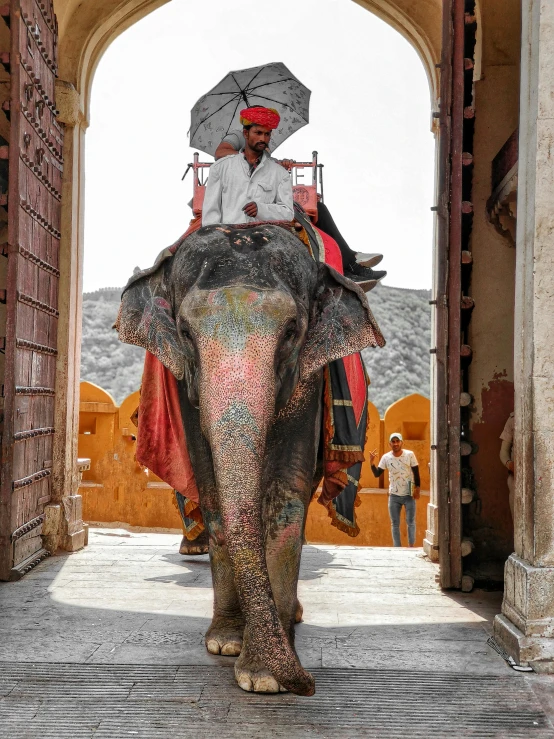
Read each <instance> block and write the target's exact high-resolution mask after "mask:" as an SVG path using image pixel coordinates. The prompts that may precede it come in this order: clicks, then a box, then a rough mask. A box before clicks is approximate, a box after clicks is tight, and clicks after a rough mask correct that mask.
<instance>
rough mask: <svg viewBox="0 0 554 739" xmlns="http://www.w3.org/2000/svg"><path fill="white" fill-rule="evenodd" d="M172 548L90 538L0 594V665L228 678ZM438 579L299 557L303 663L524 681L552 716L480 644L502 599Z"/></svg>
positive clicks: (316, 549)
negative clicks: (147, 669)
mask: <svg viewBox="0 0 554 739" xmlns="http://www.w3.org/2000/svg"><path fill="white" fill-rule="evenodd" d="M179 541H180V536H176V535H174V534H154V533H137V532H132V533H131V532H127V531H124V530H122V529H107V528H106V529H94V530H91V534H90V543H89V546H88V547H87V548H86V549H85V550H83V551H81V552H77V553H75V554H71V555H61V556H57V557H53V558H51V559H49V560H46V561H45V562H44V563H43V564H41V565H40V566H39V567H37V569H36V570H34V571H33V572H31V573H30V574H29V575H27V576H26V577H25V578H23V579H22V580H21V581H19V582H16V583H5V584H2V585H0V661H1V662H5V663H37V662H41V663H57V664H96V665H149V666H153V665H180V666H202V667H206V668H207V667H211V668H216V667H218V666H221V668H222V669H226V668H228V667H229V665H230V664H232V659H231V658H225V657H214V656H212V655H209V654H208V653H207V652H206V650H205V647H204V644H203V634H204V632H205V630H206V628H207V626H208V624H209V620H210V614H211V607H212V591H211V578H210V568H209V562H208V557H207V556H203V557H195V558H192V557H188V558H187V557H183V556H181V555H179V554H178V544H179ZM436 575H437V568H436V566H435V565H433V564H432V563H430V562H429V561H427V560H426V559H425V558H424V557H423V554H422V551H421V550H418V549H412V550H407V549H392V548H390V549H389V548H379V549H373V548H356V547H326V546H309V547H306V548H305V549H304V553H303V559H302V570H301V575H300V587H299V592H300V599H301V601H302V603H303V605H304V622H303V623H302V624H300V625H298V627H297V648H298V652H299V655H300V658H301V661H302V663H303V665H304V666H305V667H307V668H312V669H318V668H319V669H324V670H325V669H351V670H353V672H352V675H353V676H354V672H355V671H356V670H358V671H359V670H360V669H362V670H363V669H366V670H369V671H379V670H384V671H405V672H413V673H418V674H421V673H425V674H429V675H435V676H439V677H440V675H441V674H444V678H445V680H446V679H447V674H448V675H452V674H454V673H455V674H456V675H459V676H464V675H465V676H475V677H478V676H479V677H486V676H490V677H491V678H492V677H494V676H496V677H498V678H504V679H515V680H518V681H521V680H524V681H525V684H526V685H527V686H528V687H529V689H530V690H531V691H535V694H536V696H537V700H539V701H540V702H541V705H542V710H544V711H545V712H546V714H547V715H549V716H552V715H554V710H552V705H551V704H553V703H554V686H553V682H552V678H550V677H539V676H535V677H533V676H532V677H530V678H528V677H526V676H522V675H521V674H518V673H515V672H514V671H513V670H511V669H510V668H509V667H508V666H507V665H506V663H505V662H504V661H503V660H502V659H501V658H500V657H499V656H498V655H497V654H496V652H494V651H493V650H491V649H490V647H488V646H487V644H486V640H487V637H488V633H489V632H490V628H491V621H492V619H493V617H494V615H495V614H496V613H498V612H499V608H500V598H501V594H500V593H497V592H492V593H490V592H484V591H475V592H473V593H471V594H462V593H445V592H441V590H440V589H439V587H438V585H437V583H436ZM0 669H1V667H0ZM341 674H343V673H341ZM356 674H358V673H356ZM368 674H369V673H368ZM517 684H518V685H521V684H522V683H521V682H518V683H517ZM514 685H515V684H514ZM360 735H361V734H360ZM0 736H3V735H2V733H1V728H0ZM472 736H473V734H472ZM487 736H488V734H487ZM552 736H554V731H553V733H552Z"/></svg>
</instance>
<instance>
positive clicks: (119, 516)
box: [79, 382, 430, 546]
mask: <svg viewBox="0 0 554 739" xmlns="http://www.w3.org/2000/svg"><path fill="white" fill-rule="evenodd" d="M138 397H139V394H138V392H135V393H133V394H132V395H130V396H129V397H128V398H126V399H125V400H124V401H123V403H122V404H121V406H119V407H118V406H117V405H116V404H115V402H114V399H113V398H112V397H111V395H110V394H109V393H107V392H106V391H105V390H103V389H102V388H100V387H98V386H97V385H94V384H92V383H91V382H82V383H81V404H80V414H79V457H88V458H90V460H91V465H90V470H88V471H87V472H85V473H84V474H83V480H82V482H81V485H80V487H79V494H80V495H82V497H83V519H84V520H85V521H95V522H105V523H113V522H116V521H118V522H122V523H126V524H129V525H131V526H142V527H147V528H173V529H176V528H181V519H180V517H179V513H178V511H177V509H176V507H175V505H174V502H173V501H174V494H173V490H172V489H171V488H170V487H169V486H168V485H166V484H165V483H164V482H162V480H160V478H159V477H157V476H156V475H154V474H152V473H151V472H150V471H148V470H145V469H144V467H142V466H141V465H140V464H138V463H137V462H136V460H135V435H136V427H135V425H134V424H133V422H132V420H131V416H132V414H133V413H134V411H135V409H136V408H137V406H138ZM429 412H430V408H429V401H428V400H427V399H426V398H423V397H422V396H420V395H409V396H408V397H406V398H402V399H401V400H399V401H398V402H397V403H394V404H393V405H392V406H390V408H389V409H388V410H387V412H386V413H385V417H384V419H380V418H379V413H378V411H377V409H376V408H375V406H374V405H373V404H372V403H368V413H369V425H368V435H367V443H366V450H371V449H377V450H378V454H379V457H380V456H381V454H383V452H385V451H388V449H389V446H388V441H387V439H388V434H390V433H391V432H392V431H398V430H400V431H401V433H403V434H406V432H409V433H410V434H411V436H414V435H416V434H415V432H414V429H416V430H419V431H418V434H419V436H423V437H424V438H407V439H406V448H409V449H412V451H414V452H415V453H416V455H417V457H418V461H419V463H420V469H421V471H422V486H423V488H424V490H425V489H426V490H428V489H429V475H428V471H427V470H428V465H427V463H428V461H429ZM389 428H390V429H391V431H388V429H389ZM385 434H387V435H386V437H385ZM366 456H367V457H368V460H369V453H367V455H366ZM424 473H425V474H426V477H425V474H424ZM382 480H383V477H382V478H381V479H380V480H376V479H375V478H374V476H373V474H372V472H371V469H370V465H369V461H367V462H365V463H364V465H363V469H362V478H361V482H362V486H363V489H362V490H361V491H360V498H361V501H362V504H361V506H359V507H358V508H357V509H356V516H357V520H358V524H359V526H360V529H361V532H360V534H359V536H357V537H356V538H351V537H349V536H347V535H346V534H344V533H342V532H341V531H339V530H338V529H336V528H335V527H334V526H331V523H330V521H329V518H328V514H327V510H326V509H325V508H324V507H323V506H321V505H319V503H317V501H313V502H312V504H311V506H310V510H309V513H308V521H307V528H306V536H307V539H308V541H310V542H312V543H324V544H348V545H349V546H352V545H353V544H356V545H360V546H391V545H392V540H391V533H390V520H389V515H388V507H387V506H388V497H387V492H386V487H385V488H381V489H379V483H381V485H383V482H382ZM428 495H429V494H428V493H425V492H424V493H423V494H422V497H421V498H420V500H419V501H418V504H417V517H416V523H417V538H416V543H417V544H418V545H421V542H422V540H423V536H424V533H425V526H426V507H427V503H428V500H429V498H428ZM402 530H403V541H404V539H405V538H406V531H405V524H404V523H403V524H402Z"/></svg>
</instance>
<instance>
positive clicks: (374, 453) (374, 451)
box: [369, 449, 377, 464]
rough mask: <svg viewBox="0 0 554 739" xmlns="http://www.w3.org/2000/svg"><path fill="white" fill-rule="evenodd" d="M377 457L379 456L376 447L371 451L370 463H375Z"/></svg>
mask: <svg viewBox="0 0 554 739" xmlns="http://www.w3.org/2000/svg"><path fill="white" fill-rule="evenodd" d="M376 458H377V449H374V450H373V451H372V452H370V453H369V461H370V463H371V464H373V462H374V461H375V459H376Z"/></svg>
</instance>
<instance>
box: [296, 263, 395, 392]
mask: <svg viewBox="0 0 554 739" xmlns="http://www.w3.org/2000/svg"><path fill="white" fill-rule="evenodd" d="M318 268H319V275H318V283H317V287H316V291H315V297H314V303H313V305H312V312H311V316H310V323H309V326H308V333H307V336H306V342H305V344H304V347H303V349H302V354H301V357H300V375H301V377H302V379H306V378H307V377H309V375H311V374H312V373H314V372H317V370H319V369H321V368H322V367H324V366H325V365H326V364H329V362H333V361H334V360H335V359H340V358H341V357H346V356H348V355H349V354H354V353H355V352H359V351H362V349H365V348H366V347H368V346H384V345H385V339H384V338H383V334H382V333H381V330H380V328H379V326H378V325H377V321H376V320H375V318H374V317H373V314H372V312H371V310H370V308H369V305H368V302H367V298H366V296H365V293H364V292H363V290H362V289H361V288H360V287H358V285H356V283H355V282H352V280H349V279H347V278H346V277H343V275H341V274H339V273H338V272H336V271H335V270H334V269H333V268H332V267H329V266H327V265H326V264H320V265H318Z"/></svg>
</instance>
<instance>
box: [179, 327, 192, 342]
mask: <svg viewBox="0 0 554 739" xmlns="http://www.w3.org/2000/svg"><path fill="white" fill-rule="evenodd" d="M181 336H182V337H183V338H184V339H186V340H187V341H192V334H191V333H190V331H189V330H188V329H187V328H182V329H181Z"/></svg>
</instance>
